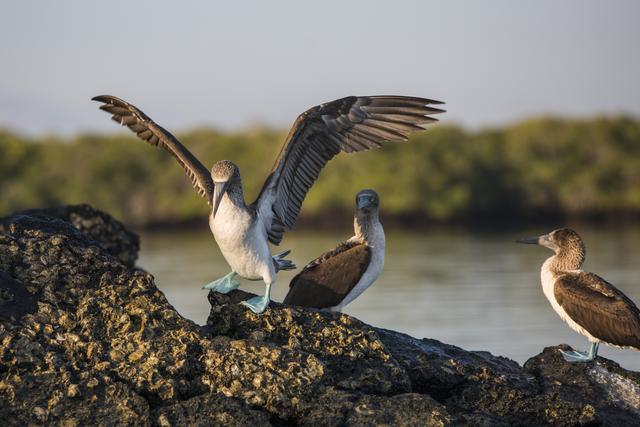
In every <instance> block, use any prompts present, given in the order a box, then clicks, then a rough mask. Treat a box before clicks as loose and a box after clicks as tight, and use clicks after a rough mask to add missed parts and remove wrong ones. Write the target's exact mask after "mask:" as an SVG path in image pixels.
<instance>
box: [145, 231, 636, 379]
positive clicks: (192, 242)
mask: <svg viewBox="0 0 640 427" xmlns="http://www.w3.org/2000/svg"><path fill="white" fill-rule="evenodd" d="M577 229H578V230H579V231H580V233H581V234H582V236H583V238H584V239H585V242H586V244H587V262H586V264H585V269H587V270H589V271H593V272H596V273H598V274H599V275H600V276H603V277H604V278H606V279H607V280H608V281H609V282H611V283H613V284H615V285H616V286H618V288H620V289H622V290H623V291H624V292H625V293H626V294H627V295H628V296H629V297H630V298H631V299H632V300H634V301H635V302H636V303H637V304H640V245H639V244H640V227H616V228H615V229H610V230H608V229H606V228H604V227H603V228H595V227H592V228H590V227H587V228H585V227H580V228H577ZM548 231H550V230H547V229H544V228H538V229H528V230H515V231H509V232H493V231H491V232H488V231H481V232H475V231H469V230H465V231H457V230H454V229H435V230H425V231H420V232H407V231H390V230H387V255H386V263H385V270H384V272H383V273H382V275H381V276H380V278H379V279H378V281H377V282H376V283H375V284H374V285H373V286H372V287H371V288H369V289H368V290H367V291H366V292H365V293H364V294H362V295H361V296H360V297H359V298H358V299H357V300H355V301H354V302H352V303H351V304H350V305H349V306H347V307H346V309H345V310H344V311H345V313H348V314H350V315H352V316H355V317H357V318H359V319H361V320H362V321H364V322H367V323H369V324H371V325H375V326H379V327H383V328H389V329H394V330H397V331H401V332H405V333H408V334H410V335H413V336H415V337H418V338H422V337H429V338H435V339H438V340H441V341H444V342H446V343H450V344H454V345H457V346H460V347H463V348H465V349H468V350H487V351H490V352H491V353H493V354H497V355H503V356H507V357H509V358H511V359H514V360H516V361H517V362H519V363H521V364H522V363H524V362H525V361H526V360H527V359H528V358H529V357H531V356H533V355H536V354H538V353H539V352H541V351H542V349H543V348H544V347H545V346H550V345H555V344H560V343H567V344H569V345H572V346H574V347H575V348H578V349H581V350H585V349H587V348H588V343H587V341H586V339H585V338H583V337H582V336H580V335H578V334H576V333H575V332H573V331H572V330H571V329H569V328H568V327H567V326H566V325H565V324H564V323H563V322H562V321H561V320H560V318H559V317H558V316H557V314H556V313H555V312H554V311H553V309H552V308H551V306H550V305H549V303H548V301H547V300H546V298H545V296H544V294H543V293H542V288H541V286H540V279H539V271H540V266H541V265H542V262H543V261H544V260H545V259H546V258H547V257H548V256H550V254H551V252H550V251H548V250H547V249H545V248H541V247H536V246H532V245H518V244H515V243H514V240H515V239H516V238H518V237H522V236H528V235H534V234H542V233H545V232H548ZM347 237H350V234H349V231H348V230H345V232H342V233H340V232H326V231H323V232H318V233H313V232H309V231H306V232H305V231H295V232H292V233H289V234H287V235H286V236H285V241H284V242H283V244H282V248H283V249H284V248H292V249H293V252H292V254H291V258H292V259H293V260H294V261H295V262H296V264H297V265H298V266H303V265H304V264H306V263H307V262H308V261H310V260H311V259H313V258H315V257H316V256H317V255H319V254H320V253H321V252H323V251H325V250H328V249H331V248H332V247H333V246H335V244H336V243H337V242H339V241H340V240H343V239H344V238H347ZM141 239H142V250H141V253H140V260H139V263H138V264H139V265H140V266H141V267H142V268H144V269H146V270H147V271H149V272H151V273H153V275H154V276H155V278H156V284H157V285H158V287H159V288H160V289H161V290H162V291H163V292H164V293H165V294H166V296H167V298H168V300H169V301H170V302H171V303H172V304H173V305H174V306H175V307H176V309H177V310H178V311H179V312H180V313H181V314H182V315H184V316H185V317H188V318H190V319H192V320H194V321H195V322H197V323H199V324H204V323H205V322H206V318H207V315H208V313H209V304H208V302H207V298H206V292H205V291H203V290H201V289H200V288H201V287H202V285H203V284H204V283H208V282H210V281H211V280H213V279H216V278H218V277H221V276H222V275H224V274H226V273H227V272H228V271H229V268H228V266H227V264H226V262H225V261H224V259H223V258H222V256H221V254H220V252H219V251H218V248H217V246H216V245H215V241H214V240H213V237H212V236H211V234H210V232H209V230H208V228H206V226H205V227H203V228H202V230H201V231H188V232H185V231H181V232H175V231H173V232H162V233H148V234H143V235H142V236H141ZM294 274H295V272H293V273H292V272H282V273H280V274H279V275H278V281H277V282H276V284H275V285H274V287H273V291H272V297H273V299H274V300H276V301H282V299H283V298H284V296H285V294H286V292H287V289H288V284H289V280H290V279H291V278H292V277H293V275H294ZM242 283H243V285H242V288H243V289H245V290H247V291H252V292H256V293H263V291H264V286H263V285H262V284H261V282H249V281H243V282H242ZM599 354H600V355H602V356H605V357H608V358H611V359H613V360H615V361H617V362H618V363H620V364H621V365H622V366H623V367H626V368H628V369H633V370H638V371H640V352H635V351H633V350H620V349H614V348H610V347H607V346H604V345H603V346H601V347H600V351H599Z"/></svg>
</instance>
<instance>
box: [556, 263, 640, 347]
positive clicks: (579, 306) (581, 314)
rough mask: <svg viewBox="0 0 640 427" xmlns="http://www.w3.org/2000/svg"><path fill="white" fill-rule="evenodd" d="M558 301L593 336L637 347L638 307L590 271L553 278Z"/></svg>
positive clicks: (639, 342) (639, 331) (639, 329)
mask: <svg viewBox="0 0 640 427" xmlns="http://www.w3.org/2000/svg"><path fill="white" fill-rule="evenodd" d="M554 294H555V297H556V300H557V301H558V304H560V306H561V307H562V308H563V309H564V310H565V311H566V312H567V314H568V315H569V316H570V317H571V318H572V319H573V320H574V321H575V322H576V323H578V324H579V325H581V326H582V327H583V328H585V329H586V330H587V331H588V332H589V333H590V334H591V335H593V336H594V337H596V338H598V339H600V340H602V341H604V342H607V343H610V344H614V345H617V346H620V347H635V348H637V349H640V310H638V307H636V305H635V304H634V303H633V301H631V300H630V299H629V298H628V297H627V296H626V295H625V294H623V293H622V292H621V291H620V290H618V289H617V288H616V287H615V286H613V285H612V284H611V283H609V282H607V281H606V280H604V279H603V278H601V277H599V276H597V275H595V274H593V273H584V272H580V273H566V274H563V275H562V276H560V277H559V278H558V279H557V280H556V284H555V287H554Z"/></svg>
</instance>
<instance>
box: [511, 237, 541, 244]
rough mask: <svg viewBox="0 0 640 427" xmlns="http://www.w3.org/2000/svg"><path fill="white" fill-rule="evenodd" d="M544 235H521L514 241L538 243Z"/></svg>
mask: <svg viewBox="0 0 640 427" xmlns="http://www.w3.org/2000/svg"><path fill="white" fill-rule="evenodd" d="M543 237H544V236H533V237H523V238H522V239H518V240H516V243H525V244H527V245H539V244H540V242H541V240H542V238H543Z"/></svg>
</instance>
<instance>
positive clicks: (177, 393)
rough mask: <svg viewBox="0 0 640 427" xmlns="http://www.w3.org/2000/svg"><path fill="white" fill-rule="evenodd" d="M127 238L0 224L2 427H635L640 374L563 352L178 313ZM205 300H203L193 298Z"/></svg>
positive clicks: (220, 312)
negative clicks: (503, 353)
mask: <svg viewBox="0 0 640 427" xmlns="http://www.w3.org/2000/svg"><path fill="white" fill-rule="evenodd" d="M137 251H138V239H137V237H136V236H135V235H133V234H132V233H131V232H129V231H127V230H126V229H125V228H124V227H123V226H122V224H120V223H118V222H117V221H115V220H114V219H112V218H111V217H110V216H109V215H107V214H104V213H102V212H98V211H96V210H94V209H92V208H91V207H89V206H71V207H65V208H60V209H54V210H43V211H28V212H23V213H21V214H16V215H14V216H12V217H8V218H5V219H4V220H2V223H1V225H0V417H1V419H2V420H3V425H27V424H34V425H37V424H51V425H64V426H76V425H77V426H83V425H96V424H97V425H161V426H168V425H314V426H321V425H390V426H391V425H487V426H488V425H491V426H493V425H514V424H515V425H544V424H554V425H611V426H620V425H633V424H636V425H637V424H638V423H639V422H640V374H638V373H635V372H630V371H626V370H624V369H622V368H620V367H619V366H618V365H617V364H616V363H614V362H611V361H609V360H606V359H603V358H598V359H597V361H596V362H594V363H589V364H579V365H578V364H573V365H570V364H568V363H566V362H564V360H563V359H562V357H561V356H560V354H559V353H558V347H551V348H547V349H545V350H544V351H543V352H542V353H541V354H539V355H538V356H535V357H533V358H531V359H530V360H529V361H527V363H526V364H525V365H524V367H521V366H519V365H518V364H517V363H515V362H513V361H511V360H509V359H505V358H502V357H496V356H493V355H491V354H489V353H486V352H469V351H465V350H463V349H460V348H458V347H454V346H451V345H448V344H444V343H441V342H438V341H435V340H430V339H422V340H419V339H415V338H412V337H410V336H407V335H404V334H400V333H397V332H394V331H389V330H384V329H377V328H373V327H371V326H369V325H366V324H364V323H362V322H360V321H359V320H357V319H355V318H352V317H349V316H347V315H343V314H336V313H325V312H320V311H314V310H304V309H299V308H292V307H285V306H282V305H280V304H276V303H272V305H271V307H270V308H269V309H267V310H266V311H265V313H263V315H255V314H253V313H252V312H251V311H249V310H247V309H246V308H245V307H243V306H240V305H238V304H236V303H237V302H238V301H240V300H242V299H245V298H247V297H248V296H249V294H246V293H243V292H240V291H236V292H233V293H232V294H230V295H228V296H226V295H219V294H213V293H212V294H209V301H210V303H211V314H210V316H209V319H208V321H207V325H205V326H202V327H201V326H198V325H196V324H195V323H193V322H191V321H189V320H187V319H185V318H183V317H182V316H180V314H179V313H177V312H176V311H175V309H174V308H173V307H172V306H171V304H169V303H168V302H167V300H166V298H165V297H164V295H163V294H162V292H160V291H159V290H158V289H157V288H156V286H155V284H154V281H153V276H151V275H150V274H149V273H147V272H145V271H142V270H139V269H136V268H135V267H134V266H133V265H134V262H135V259H136V256H137ZM205 295H206V294H204V293H203V298H204V297H205Z"/></svg>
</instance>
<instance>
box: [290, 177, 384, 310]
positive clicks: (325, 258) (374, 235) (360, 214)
mask: <svg viewBox="0 0 640 427" xmlns="http://www.w3.org/2000/svg"><path fill="white" fill-rule="evenodd" d="M379 205H380V198H379V197H378V193H376V192H375V191H373V190H362V191H360V192H359V193H358V194H357V195H356V213H355V217H354V220H353V228H354V232H355V235H354V236H353V237H351V238H350V239H349V240H346V241H344V242H342V243H340V244H339V245H338V246H336V248H335V249H333V250H331V251H329V252H325V253H324V254H322V255H320V256H319V257H318V258H316V259H315V260H313V261H311V262H310V263H309V264H307V265H306V266H305V267H304V269H303V270H302V271H301V272H300V273H298V274H297V275H296V276H295V277H294V278H293V279H292V280H291V283H290V284H289V288H290V289H289V293H288V294H287V296H286V297H285V299H284V301H283V302H284V304H289V305H298V306H302V307H313V308H326V309H329V310H331V311H340V310H342V308H343V307H344V306H346V305H347V304H349V303H350V302H351V301H353V300H354V299H356V298H357V297H358V296H359V295H360V294H361V293H362V292H364V291H365V290H366V289H367V288H368V287H369V286H371V285H372V284H373V282H375V281H376V279H377V278H378V276H379V275H380V272H382V268H383V267H384V244H385V240H384V229H383V228H382V224H380V221H379V219H378V208H379Z"/></svg>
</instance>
